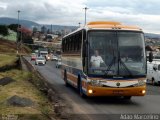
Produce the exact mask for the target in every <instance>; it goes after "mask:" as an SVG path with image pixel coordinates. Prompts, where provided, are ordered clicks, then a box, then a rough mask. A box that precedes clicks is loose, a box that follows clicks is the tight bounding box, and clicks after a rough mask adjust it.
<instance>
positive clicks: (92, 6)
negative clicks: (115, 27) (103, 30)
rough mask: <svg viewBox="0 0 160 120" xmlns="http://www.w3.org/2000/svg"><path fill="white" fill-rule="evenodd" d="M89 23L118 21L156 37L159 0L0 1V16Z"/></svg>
mask: <svg viewBox="0 0 160 120" xmlns="http://www.w3.org/2000/svg"><path fill="white" fill-rule="evenodd" d="M84 7H88V8H89V9H88V10H87V22H89V21H118V22H122V23H123V24H127V25H136V26H139V27H141V28H142V29H143V31H144V32H151V33H159V34H160V0H0V17H12V18H17V11H18V10H20V11H21V12H20V19H25V20H31V21H34V22H37V23H41V24H56V25H72V26H78V23H79V22H80V23H82V25H83V24H84V13H85V12H84V9H83V8H84Z"/></svg>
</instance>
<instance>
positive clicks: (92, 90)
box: [86, 85, 146, 96]
mask: <svg viewBox="0 0 160 120" xmlns="http://www.w3.org/2000/svg"><path fill="white" fill-rule="evenodd" d="M145 94H146V86H145V85H144V86H138V87H127V88H109V87H95V86H88V89H87V91H86V95H87V96H144V95H145Z"/></svg>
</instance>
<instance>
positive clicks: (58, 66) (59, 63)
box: [56, 60, 62, 68]
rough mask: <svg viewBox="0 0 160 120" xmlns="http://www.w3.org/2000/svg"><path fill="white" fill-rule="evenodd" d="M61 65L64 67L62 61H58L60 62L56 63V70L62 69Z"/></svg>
mask: <svg viewBox="0 0 160 120" xmlns="http://www.w3.org/2000/svg"><path fill="white" fill-rule="evenodd" d="M61 65H62V62H61V60H58V61H57V62H56V68H60V67H61Z"/></svg>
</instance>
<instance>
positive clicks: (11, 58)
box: [0, 46, 18, 67]
mask: <svg viewBox="0 0 160 120" xmlns="http://www.w3.org/2000/svg"><path fill="white" fill-rule="evenodd" d="M0 47H1V46H0ZM17 59H18V58H17V57H16V56H15V55H13V54H8V55H6V54H0V67H3V66H6V65H13V64H15V62H16V61H17Z"/></svg>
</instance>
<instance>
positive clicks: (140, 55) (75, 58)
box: [61, 21, 147, 99]
mask: <svg viewBox="0 0 160 120" xmlns="http://www.w3.org/2000/svg"><path fill="white" fill-rule="evenodd" d="M61 68H62V69H61V71H62V78H63V79H64V82H65V85H66V86H68V85H70V86H73V87H75V88H76V89H77V90H78V92H79V94H80V95H81V96H121V97H122V98H124V99H131V97H132V96H144V95H145V94H146V73H147V63H146V55H145V42H144V33H143V31H142V29H141V28H139V27H136V26H127V25H123V24H121V23H119V22H114V21H94V22H89V23H88V24H86V25H85V26H84V27H82V28H79V29H77V30H75V31H73V32H72V33H70V34H68V35H66V36H64V37H63V38H62V67H61Z"/></svg>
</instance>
